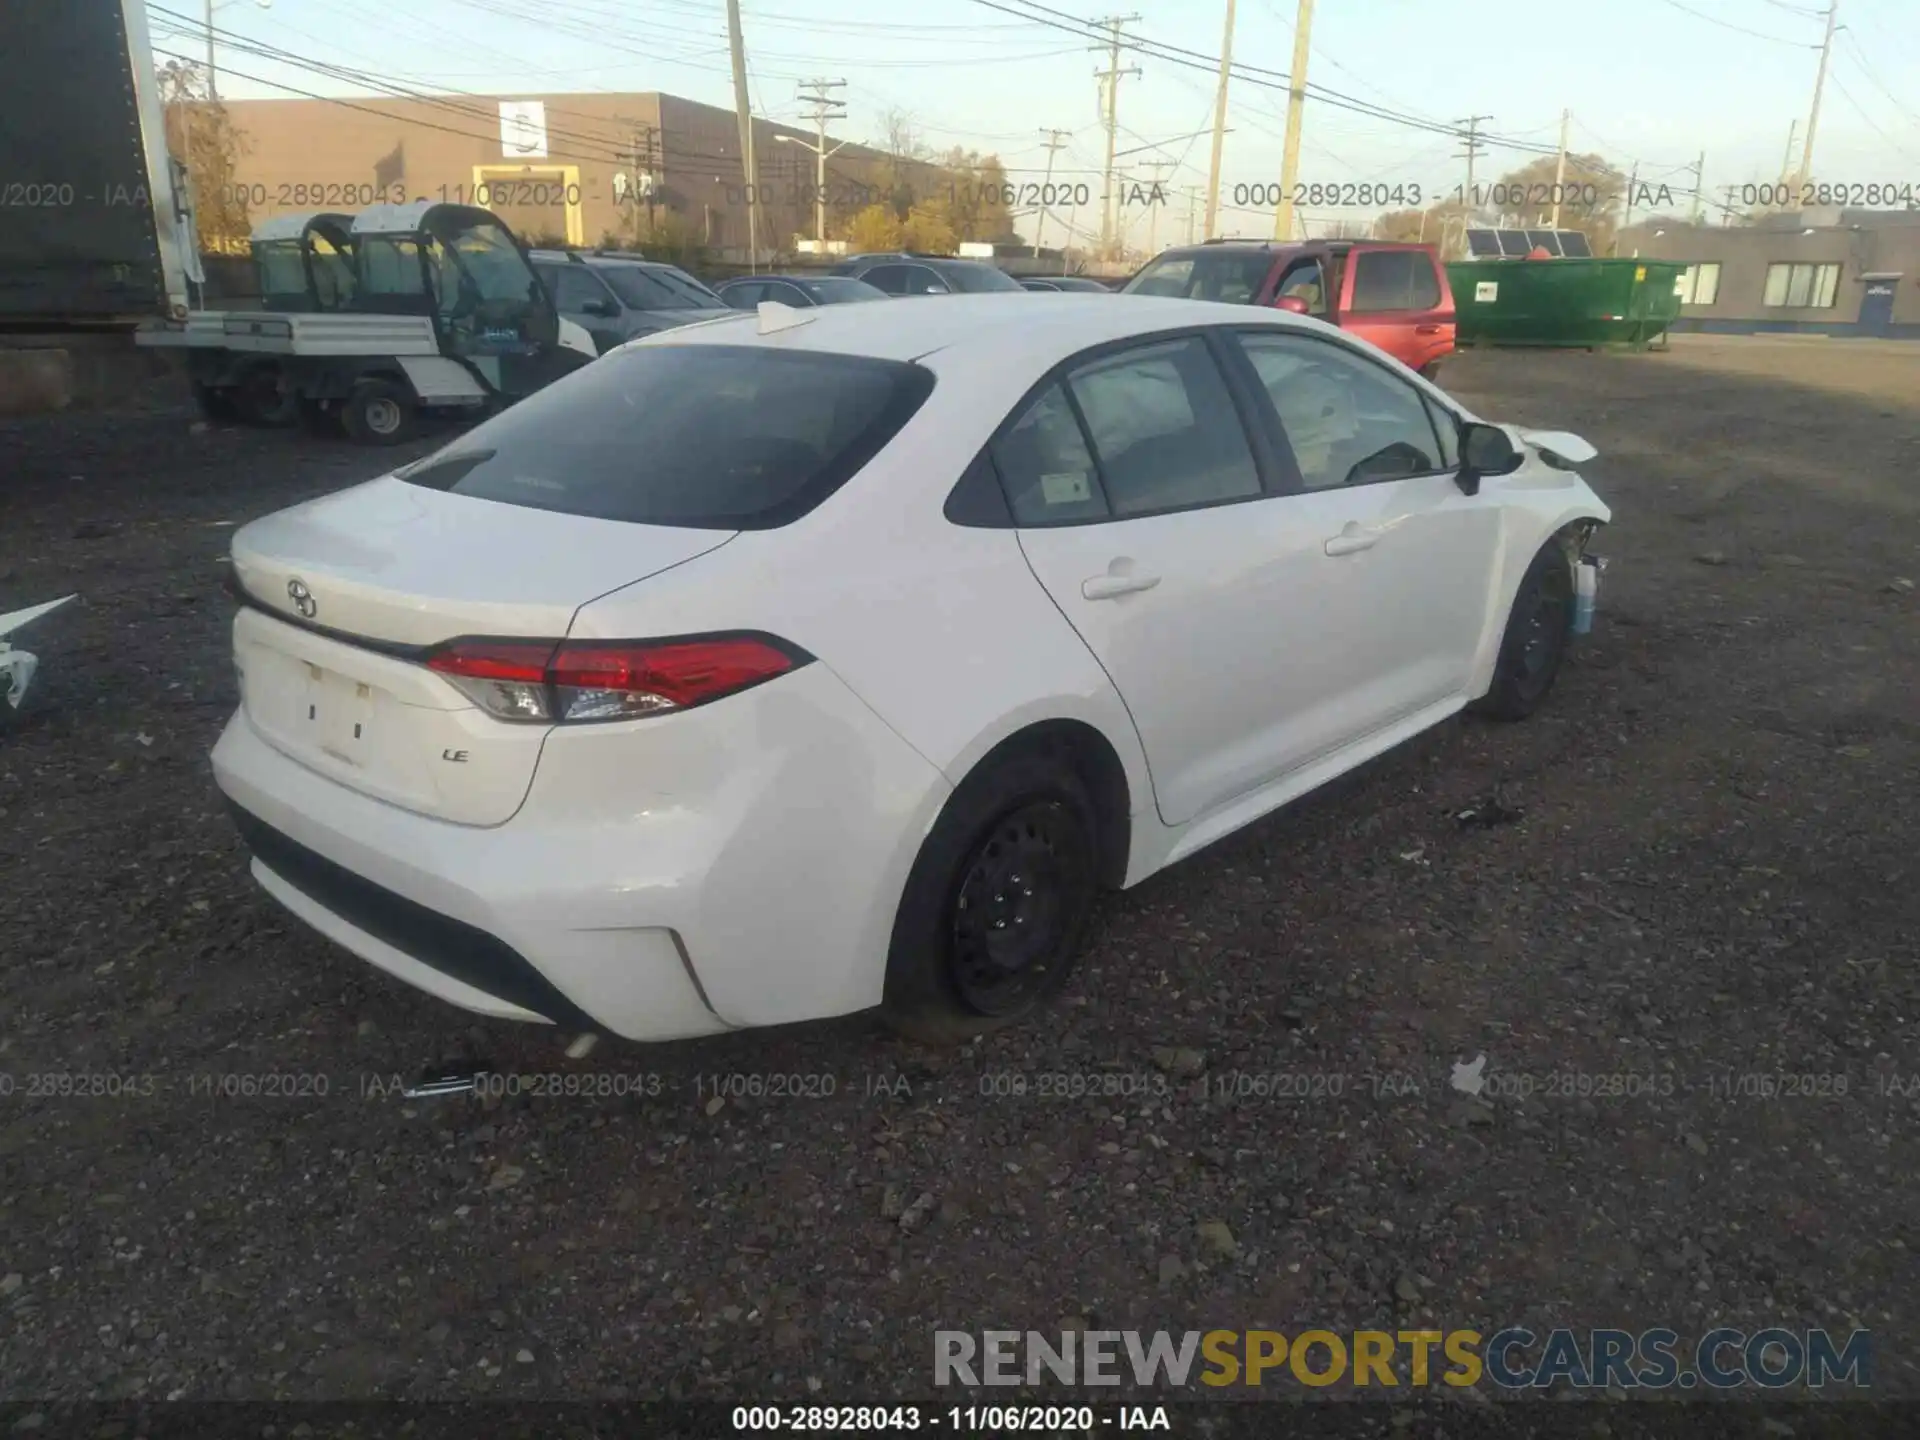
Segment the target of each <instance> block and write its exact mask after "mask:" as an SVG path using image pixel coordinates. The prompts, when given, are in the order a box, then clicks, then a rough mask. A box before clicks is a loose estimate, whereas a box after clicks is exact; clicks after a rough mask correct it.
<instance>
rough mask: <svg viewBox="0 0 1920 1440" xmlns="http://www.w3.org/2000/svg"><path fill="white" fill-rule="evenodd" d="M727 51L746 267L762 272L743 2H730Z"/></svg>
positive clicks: (758, 198)
mask: <svg viewBox="0 0 1920 1440" xmlns="http://www.w3.org/2000/svg"><path fill="white" fill-rule="evenodd" d="M727 48H728V49H729V50H731V51H732V52H733V109H734V114H735V116H736V117H737V118H738V120H739V122H740V172H741V174H742V175H743V176H745V178H746V188H747V263H748V264H749V265H750V266H751V267H752V268H753V269H755V270H758V269H759V268H760V187H759V185H758V184H756V183H755V182H756V181H757V180H758V179H759V177H760V172H759V170H758V169H757V168H756V167H755V165H754V163H753V102H752V100H751V99H750V98H749V97H748V94H747V46H746V42H745V41H744V40H743V39H742V38H741V36H740V0H727Z"/></svg>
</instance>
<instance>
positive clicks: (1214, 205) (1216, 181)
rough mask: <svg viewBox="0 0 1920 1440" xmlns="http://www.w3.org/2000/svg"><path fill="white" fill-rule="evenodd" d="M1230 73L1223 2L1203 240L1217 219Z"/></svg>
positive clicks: (1230, 42) (1230, 18) (1229, 13)
mask: <svg viewBox="0 0 1920 1440" xmlns="http://www.w3.org/2000/svg"><path fill="white" fill-rule="evenodd" d="M1232 73H1233V0H1227V33H1226V38H1224V39H1223V40H1221V42H1220V90H1219V93H1218V94H1217V95H1215V96H1214V100H1213V160H1212V162H1211V163H1210V164H1209V165H1208V166H1207V238H1208V239H1209V240H1211V239H1212V238H1213V234H1214V225H1215V222H1216V221H1217V220H1218V219H1219V218H1220V152H1221V151H1222V150H1223V149H1224V148H1225V146H1226V139H1227V79H1228V77H1229V76H1230V75H1231V74H1232ZM1187 230H1188V231H1189V234H1188V236H1187V243H1188V244H1189V245H1191V244H1192V243H1193V236H1192V234H1191V231H1192V230H1193V224H1192V221H1191V218H1189V221H1188V224H1187Z"/></svg>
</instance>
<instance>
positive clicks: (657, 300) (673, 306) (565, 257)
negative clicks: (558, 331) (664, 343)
mask: <svg viewBox="0 0 1920 1440" xmlns="http://www.w3.org/2000/svg"><path fill="white" fill-rule="evenodd" d="M532 259H533V268H534V269H535V271H537V272H538V273H539V276H540V279H541V282H542V283H543V284H544V285H545V286H546V287H547V291H548V293H549V294H551V295H552V296H553V303H554V307H555V308H556V309H557V310H559V312H560V314H561V315H562V317H564V318H565V319H568V320H571V321H573V322H574V323H575V324H577V325H579V326H581V327H582V328H584V329H585V330H586V332H587V333H588V334H589V335H591V336H592V337H593V341H594V344H595V345H596V346H598V347H599V351H600V353H601V354H602V355H604V354H606V353H607V351H609V350H611V349H612V348H613V347H614V346H616V345H624V344H625V343H626V342H627V341H629V340H631V339H633V338H634V337H635V336H638V335H651V334H653V333H654V332H655V331H657V330H669V329H672V328H673V327H674V326H675V325H687V324H691V323H692V322H693V321H695V320H711V319H712V318H713V317H714V315H715V314H716V313H717V312H719V311H721V310H725V309H727V308H728V305H727V302H726V301H724V300H722V299H721V298H720V297H719V296H718V295H716V294H714V292H713V291H712V290H709V289H708V288H707V287H706V286H705V285H702V284H701V283H700V282H699V281H698V280H696V279H694V278H693V276H691V275H689V274H687V272H686V271H684V270H682V269H680V268H679V267H678V266H675V265H666V264H663V263H661V262H660V261H657V260H647V259H643V258H641V257H639V256H635V255H626V254H618V253H611V252H607V251H601V252H597V253H594V254H587V255H583V254H581V253H579V252H578V251H570V250H535V251H534V252H533V254H532Z"/></svg>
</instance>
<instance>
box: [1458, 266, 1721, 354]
mask: <svg viewBox="0 0 1920 1440" xmlns="http://www.w3.org/2000/svg"><path fill="white" fill-rule="evenodd" d="M1685 270H1686V266H1684V265H1682V264H1680V263H1679V262H1677V261H1671V260H1638V259H1635V260H1561V259H1554V260H1461V261H1456V262H1455V263H1453V264H1451V265H1449V266H1447V279H1448V281H1449V283H1450V284H1451V285H1452V287H1453V305H1454V314H1455V320H1454V323H1455V343H1456V344H1458V345H1562V346H1591V345H1631V346H1634V347H1635V348H1638V349H1645V348H1646V347H1647V346H1648V345H1649V344H1651V343H1652V342H1653V341H1654V340H1656V339H1658V338H1659V337H1660V336H1661V335H1662V334H1664V333H1665V332H1666V329H1667V327H1668V326H1669V325H1671V324H1673V322H1674V320H1675V319H1676V318H1678V316H1679V314H1680V276H1681V275H1682V273H1684V271H1685Z"/></svg>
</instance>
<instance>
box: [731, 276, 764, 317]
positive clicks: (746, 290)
mask: <svg viewBox="0 0 1920 1440" xmlns="http://www.w3.org/2000/svg"><path fill="white" fill-rule="evenodd" d="M766 295H767V286H766V284H765V283H764V282H763V281H759V280H742V281H740V282H739V283H738V284H735V285H722V286H721V287H720V298H721V299H722V300H724V301H726V302H727V304H729V305H731V306H732V307H733V308H734V309H735V310H752V309H755V308H757V307H758V306H759V304H760V302H761V301H762V300H764V299H765V298H766Z"/></svg>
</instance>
